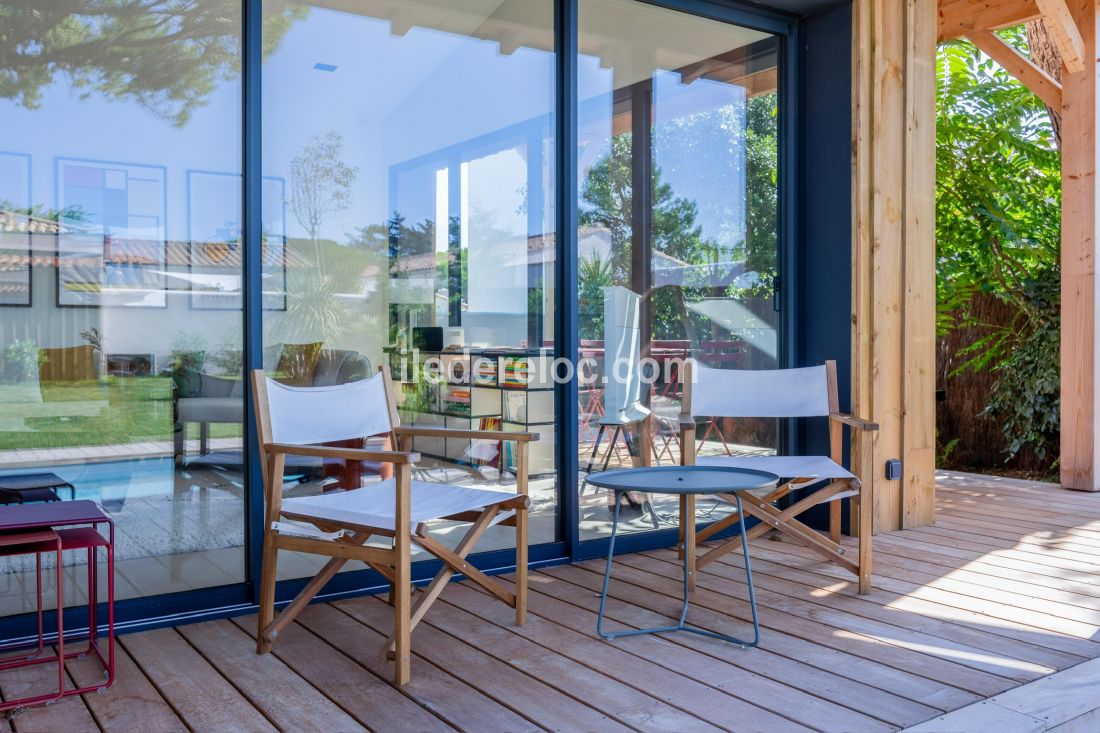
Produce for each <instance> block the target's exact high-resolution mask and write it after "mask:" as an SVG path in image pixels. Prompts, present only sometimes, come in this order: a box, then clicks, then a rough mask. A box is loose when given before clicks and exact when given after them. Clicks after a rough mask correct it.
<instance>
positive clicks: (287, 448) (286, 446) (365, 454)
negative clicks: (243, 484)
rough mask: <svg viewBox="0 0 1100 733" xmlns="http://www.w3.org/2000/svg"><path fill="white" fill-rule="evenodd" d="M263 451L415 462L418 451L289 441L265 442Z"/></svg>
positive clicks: (389, 461) (294, 454)
mask: <svg viewBox="0 0 1100 733" xmlns="http://www.w3.org/2000/svg"><path fill="white" fill-rule="evenodd" d="M264 451H266V452H268V453H284V454H286V455H291V456H314V457H317V458H343V459H344V460H348V461H377V462H378V463H416V462H417V461H419V460H420V454H419V453H412V452H408V451H392V450H363V449H361V448H335V447H330V446H325V445H294V444H290V443H266V444H265V445H264Z"/></svg>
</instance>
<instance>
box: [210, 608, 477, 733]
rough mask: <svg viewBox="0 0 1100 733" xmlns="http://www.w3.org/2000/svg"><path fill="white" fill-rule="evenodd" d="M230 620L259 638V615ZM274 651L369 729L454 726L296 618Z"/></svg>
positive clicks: (426, 731) (436, 732) (426, 730)
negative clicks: (301, 623) (257, 619)
mask: <svg viewBox="0 0 1100 733" xmlns="http://www.w3.org/2000/svg"><path fill="white" fill-rule="evenodd" d="M232 621H233V623H234V624H236V625H237V626H238V627H240V629H241V630H242V631H244V632H245V633H247V634H248V635H249V636H251V637H253V638H255V634H256V617H255V616H239V617H237V618H235V619H232ZM272 653H273V654H274V655H275V656H276V657H277V658H278V659H279V660H280V661H282V662H283V663H284V664H286V666H288V667H290V668H291V669H292V670H294V671H295V672H296V673H297V674H298V675H299V676H301V677H302V678H303V679H305V680H307V681H308V682H309V683H310V684H312V685H313V686H314V687H316V688H317V689H319V690H324V692H325V696H326V697H328V698H329V699H331V700H332V701H333V702H335V703H336V704H337V705H339V706H340V707H341V708H343V709H344V710H345V711H346V712H348V713H349V714H350V715H352V716H353V717H354V718H355V719H356V720H358V721H359V722H360V723H361V724H362V725H364V726H366V727H367V728H369V729H371V730H374V731H389V730H397V729H400V728H401V727H406V728H408V729H410V730H416V731H418V733H444V732H445V731H454V730H455V728H454V727H452V726H450V725H448V724H447V723H445V722H444V721H442V720H441V719H439V718H438V717H436V716H435V715H432V714H431V713H430V712H429V711H428V710H427V709H425V708H424V707H423V706H421V705H418V704H417V703H416V702H414V701H413V700H411V699H409V698H408V697H406V696H405V695H403V694H402V693H401V691H400V690H398V689H396V688H395V687H394V686H393V685H391V684H390V683H389V677H388V676H387V677H386V678H385V679H383V678H382V677H379V676H378V675H375V674H372V673H371V672H370V671H368V670H367V669H365V668H364V667H363V666H361V665H360V664H358V663H357V662H356V661H354V660H353V659H351V658H350V657H348V656H347V655H345V654H344V653H343V652H342V651H340V650H338V649H336V648H335V647H333V646H332V645H330V644H329V643H328V642H326V641H324V640H323V639H321V638H320V637H319V636H317V635H315V634H313V633H312V632H311V631H309V630H308V629H306V628H305V627H303V626H301V625H299V624H297V623H293V624H290V625H289V626H287V627H286V628H285V629H283V630H282V631H280V632H279V643H278V644H275V645H274V647H273V648H272ZM376 653H377V650H376ZM386 671H388V670H386Z"/></svg>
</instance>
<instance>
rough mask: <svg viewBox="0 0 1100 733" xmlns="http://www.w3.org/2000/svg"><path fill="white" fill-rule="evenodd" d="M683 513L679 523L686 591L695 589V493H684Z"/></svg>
mask: <svg viewBox="0 0 1100 733" xmlns="http://www.w3.org/2000/svg"><path fill="white" fill-rule="evenodd" d="M681 506H682V507H683V513H682V514H681V515H680V524H681V526H682V527H683V530H682V531H683V533H684V581H685V582H686V583H687V589H688V592H691V591H694V590H695V570H696V568H695V563H696V555H697V551H696V546H695V545H696V543H695V494H686V495H685V496H684V502H683V504H682V505H681Z"/></svg>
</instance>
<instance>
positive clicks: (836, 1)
mask: <svg viewBox="0 0 1100 733" xmlns="http://www.w3.org/2000/svg"><path fill="white" fill-rule="evenodd" d="M743 1H744V0H743ZM850 1H851V0H747V4H749V5H759V6H760V7H762V8H770V9H772V10H781V11H783V12H784V13H792V14H794V15H800V16H801V15H813V14H814V13H820V12H821V11H823V10H829V9H830V8H835V7H837V6H839V5H847V4H848V3H849V2H850Z"/></svg>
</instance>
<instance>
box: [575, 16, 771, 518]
mask: <svg viewBox="0 0 1100 733" xmlns="http://www.w3.org/2000/svg"><path fill="white" fill-rule="evenodd" d="M579 23H580V35H579V43H580V57H579V59H578V74H579V78H578V89H579V95H578V97H579V98H578V117H579V148H578V160H579V170H578V174H579V180H578V189H579V193H580V200H579V202H578V206H579V231H578V237H577V238H578V245H577V246H578V248H579V249H578V260H579V262H578V268H579V283H578V289H579V293H580V298H579V301H580V302H579V308H580V319H579V320H580V338H581V344H580V351H581V355H582V357H586V358H587V360H588V362H587V365H588V366H587V368H586V369H585V370H584V371H583V372H582V377H584V378H586V382H582V384H581V386H580V405H579V415H580V425H579V433H580V446H579V449H580V463H581V467H582V474H581V479H582V480H581V484H580V489H579V490H580V503H581V512H580V516H581V520H580V522H581V537H582V539H593V538H598V537H603V536H606V535H607V533H608V532H609V531H610V510H611V507H609V506H608V504H609V501H610V497H609V496H608V495H607V494H605V493H603V492H602V491H596V490H594V487H590V486H587V485H586V484H585V482H584V480H583V479H584V477H585V475H586V473H585V471H584V469H585V467H586V466H588V465H589V464H591V470H593V471H598V470H600V469H601V468H605V467H606V468H615V467H622V466H627V465H631V464H633V463H636V462H638V461H639V460H640V459H639V458H638V456H637V454H638V453H639V450H640V449H639V447H638V446H637V445H636V443H637V441H636V439H635V437H634V435H635V431H636V428H637V425H638V420H640V419H641V417H642V416H643V415H644V414H645V410H644V409H639V407H640V406H641V407H644V408H646V409H650V410H652V412H653V415H654V419H653V421H652V426H653V432H654V436H653V443H654V445H653V446H652V450H653V455H652V459H653V462H654V463H673V464H674V463H678V462H679V445H678V440H677V432H678V429H677V417H678V414H679V410H680V394H681V387H680V384H679V381H678V371H677V364H678V363H681V362H682V361H683V359H686V358H687V357H689V356H690V357H694V358H696V359H698V360H699V362H700V363H703V364H706V365H708V366H717V367H722V368H731V369H733V368H736V369H763V368H774V367H776V366H777V365H778V338H777V324H778V318H777V313H776V312H775V310H774V306H773V295H774V285H775V280H776V252H777V226H778V225H777V210H776V203H777V200H778V194H777V186H776V184H777V178H778V159H777V150H778V146H777V139H778V135H777V133H778V128H777V120H778V97H777V94H776V84H777V65H778V49H779V42H778V38H777V37H776V36H772V35H769V34H766V33H762V32H759V31H755V30H750V29H747V28H741V27H738V26H733V25H729V24H725V23H720V22H717V21H713V20H708V19H704V18H699V17H696V16H692V15H687V14H684V13H679V12H675V11H672V10H666V9H663V8H658V7H654V6H651V5H647V4H642V3H637V2H631V1H630V0H581V2H580V18H579ZM635 295H636V297H635ZM633 313H637V317H636V320H632V317H631V316H632V314H633ZM623 323H627V324H630V323H634V324H636V330H635V329H631V328H628V327H624V326H623V325H622V324H623ZM633 343H637V346H636V347H633V348H625V349H624V348H623V345H624V344H626V345H628V346H630V345H632V344H633ZM617 360H622V363H623V368H622V369H616V368H614V365H615V364H616V361H617ZM639 375H640V379H639V378H636V377H637V376H639ZM699 435H700V437H701V441H702V442H701V447H700V454H701V455H706V454H708V453H709V454H724V453H725V452H727V451H730V452H733V451H747V452H756V451H769V452H773V451H774V450H775V447H776V427H775V424H774V421H760V422H755V421H738V422H736V423H734V422H733V421H720V422H715V423H705V424H701V425H700V431H699ZM677 511H678V510H677V508H676V502H675V499H674V498H673V497H667V496H658V495H645V494H638V495H636V496H633V497H631V506H630V507H628V508H626V509H624V515H623V517H624V523H623V524H622V525H621V531H646V530H652V529H656V528H667V527H673V526H675V525H676V522H677ZM725 512H726V508H725V507H724V506H723V505H720V504H717V503H716V502H711V501H704V502H700V510H699V518H700V520H701V521H707V520H709V519H716V518H718V517H720V516H722V515H723V514H724V513H725Z"/></svg>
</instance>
